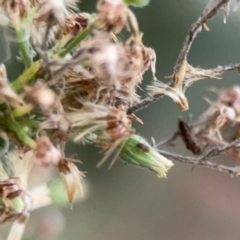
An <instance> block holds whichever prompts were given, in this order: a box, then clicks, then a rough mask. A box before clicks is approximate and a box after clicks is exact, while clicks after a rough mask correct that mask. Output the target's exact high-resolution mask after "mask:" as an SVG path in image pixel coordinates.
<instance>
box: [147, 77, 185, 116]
mask: <svg viewBox="0 0 240 240" xmlns="http://www.w3.org/2000/svg"><path fill="white" fill-rule="evenodd" d="M147 89H148V91H149V94H150V95H151V96H155V95H166V96H169V97H170V98H172V99H173V101H174V102H175V103H176V104H177V106H178V107H179V108H180V109H181V110H182V111H184V110H188V108H189V106H188V100H187V98H186V97H185V95H184V94H183V92H182V91H181V90H179V89H178V88H174V87H171V86H169V85H167V84H164V83H162V82H160V81H154V82H153V85H149V86H147Z"/></svg>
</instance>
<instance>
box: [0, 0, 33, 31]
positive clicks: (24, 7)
mask: <svg viewBox="0 0 240 240" xmlns="http://www.w3.org/2000/svg"><path fill="white" fill-rule="evenodd" d="M0 4H1V6H0V8H1V7H2V8H3V9H4V11H5V14H6V16H7V17H8V18H9V19H10V20H11V22H12V23H13V24H15V25H17V27H18V26H19V24H20V21H21V19H22V18H25V17H27V15H28V12H29V9H30V4H29V1H28V0H2V2H1V3H0Z"/></svg>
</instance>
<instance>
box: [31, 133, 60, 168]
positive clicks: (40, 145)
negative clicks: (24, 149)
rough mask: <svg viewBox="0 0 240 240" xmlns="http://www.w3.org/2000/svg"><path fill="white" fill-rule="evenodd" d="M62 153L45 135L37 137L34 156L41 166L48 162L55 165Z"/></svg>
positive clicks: (46, 164)
mask: <svg viewBox="0 0 240 240" xmlns="http://www.w3.org/2000/svg"><path fill="white" fill-rule="evenodd" d="M61 157H62V153H61V151H60V150H59V149H57V148H56V147H54V146H53V144H52V142H51V141H50V139H49V138H48V137H47V136H42V137H39V138H38V139H37V147H36V149H35V158H36V160H37V161H38V162H39V163H41V164H42V165H43V166H48V165H50V164H55V165H57V164H58V162H59V161H60V160H61Z"/></svg>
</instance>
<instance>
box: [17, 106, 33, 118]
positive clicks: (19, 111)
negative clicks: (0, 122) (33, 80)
mask: <svg viewBox="0 0 240 240" xmlns="http://www.w3.org/2000/svg"><path fill="white" fill-rule="evenodd" d="M31 110H33V105H32V104H31V103H29V104H26V105H24V106H21V107H19V108H16V109H14V110H13V112H12V114H13V117H22V116H24V115H25V114H27V113H29V112H30V111H31Z"/></svg>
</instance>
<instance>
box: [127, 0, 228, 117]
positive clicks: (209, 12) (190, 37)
mask: <svg viewBox="0 0 240 240" xmlns="http://www.w3.org/2000/svg"><path fill="white" fill-rule="evenodd" d="M228 2H229V0H219V1H218V2H217V3H215V4H212V0H210V1H209V3H208V4H207V5H206V7H205V9H204V11H203V13H202V15H201V16H200V17H199V18H198V20H197V21H196V22H195V23H193V24H192V26H191V28H190V30H189V32H188V34H187V36H186V38H185V41H184V42H183V46H182V49H181V51H180V53H179V56H178V59H177V61H176V64H175V66H174V72H173V80H172V82H171V83H170V85H174V83H175V81H176V80H177V79H176V73H177V72H178V71H179V70H180V68H181V66H182V64H183V62H184V60H185V59H186V57H187V54H188V52H189V50H190V48H191V46H192V44H193V41H194V39H195V37H196V36H197V34H198V33H199V31H200V30H201V27H202V25H203V24H205V23H206V22H207V21H208V20H209V19H211V18H213V17H214V16H215V15H216V14H217V12H218V10H219V9H220V8H221V7H222V6H224V5H225V4H226V3H228ZM230 70H232V69H229V70H226V71H230ZM162 96H163V94H155V95H153V96H151V97H147V98H145V99H143V100H142V101H141V102H139V103H137V104H135V105H133V106H132V107H130V108H128V110H127V113H128V114H132V113H134V112H137V111H139V110H141V109H143V108H145V107H147V106H148V105H150V104H151V103H153V102H155V101H157V100H158V99H160V98H161V97H162Z"/></svg>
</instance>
